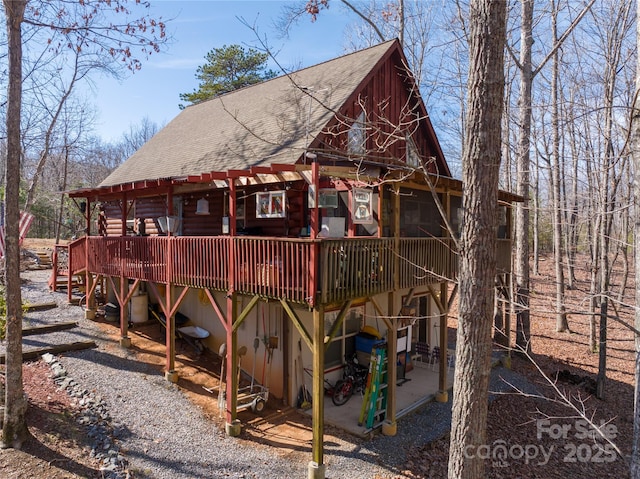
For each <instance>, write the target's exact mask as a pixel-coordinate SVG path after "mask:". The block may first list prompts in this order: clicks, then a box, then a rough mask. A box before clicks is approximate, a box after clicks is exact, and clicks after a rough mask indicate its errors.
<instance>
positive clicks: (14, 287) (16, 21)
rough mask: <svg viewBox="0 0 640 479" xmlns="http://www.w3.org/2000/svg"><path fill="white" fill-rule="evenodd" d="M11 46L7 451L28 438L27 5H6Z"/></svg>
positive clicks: (9, 1) (8, 0)
mask: <svg viewBox="0 0 640 479" xmlns="http://www.w3.org/2000/svg"><path fill="white" fill-rule="evenodd" d="M3 4H4V9H5V21H6V28H7V38H8V40H9V44H8V50H9V83H8V88H7V90H8V94H7V118H6V125H7V160H6V166H5V210H4V224H5V271H4V273H5V288H6V289H5V291H6V293H5V294H6V301H7V326H6V337H7V352H6V360H5V364H6V370H5V371H6V372H5V397H4V420H3V424H2V441H1V444H0V445H1V446H2V447H3V448H7V447H12V448H16V449H20V448H21V447H22V443H23V442H24V441H25V439H26V438H27V437H28V435H29V430H28V429H27V424H26V422H25V413H26V412H27V400H26V398H25V396H24V391H23V388H22V296H21V292H20V245H19V241H18V238H19V228H20V226H19V222H20V205H19V198H20V186H19V185H20V182H18V181H15V180H13V181H8V179H9V178H17V177H18V174H19V172H20V160H21V155H22V148H21V144H20V111H21V103H22V31H21V28H22V21H23V19H24V12H25V8H26V4H27V1H26V0H3Z"/></svg>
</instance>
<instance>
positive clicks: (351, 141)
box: [347, 111, 367, 154]
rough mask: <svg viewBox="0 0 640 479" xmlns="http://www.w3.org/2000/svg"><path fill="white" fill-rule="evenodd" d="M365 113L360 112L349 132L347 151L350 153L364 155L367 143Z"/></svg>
mask: <svg viewBox="0 0 640 479" xmlns="http://www.w3.org/2000/svg"><path fill="white" fill-rule="evenodd" d="M365 120H366V118H365V115H364V111H363V112H360V114H359V115H358V117H357V118H356V120H355V121H354V122H353V125H351V128H349V132H348V145H347V149H348V151H349V153H354V154H364V152H365V145H366V141H367V133H366V123H365Z"/></svg>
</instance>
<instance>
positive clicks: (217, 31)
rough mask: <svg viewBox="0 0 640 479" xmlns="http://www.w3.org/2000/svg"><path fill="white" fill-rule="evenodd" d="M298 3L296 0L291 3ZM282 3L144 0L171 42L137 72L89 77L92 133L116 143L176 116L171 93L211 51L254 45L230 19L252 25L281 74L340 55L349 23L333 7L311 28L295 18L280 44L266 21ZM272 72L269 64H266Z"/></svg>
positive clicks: (190, 83) (184, 85)
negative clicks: (133, 128)
mask: <svg viewBox="0 0 640 479" xmlns="http://www.w3.org/2000/svg"><path fill="white" fill-rule="evenodd" d="M298 2H300V0H298ZM286 3H287V2H282V1H275V0H246V1H244V0H240V1H222V0H193V1H152V2H151V4H152V10H151V12H152V16H154V17H156V18H157V17H160V16H162V17H163V18H164V19H165V20H166V19H173V20H171V21H169V22H168V28H167V30H168V32H169V35H170V36H171V37H172V41H171V43H170V44H169V45H168V46H167V47H166V48H165V52H164V53H161V54H156V55H152V57H151V58H150V59H149V60H147V61H146V62H145V63H144V64H143V67H142V70H141V71H138V72H136V73H135V74H132V75H131V74H130V75H128V76H127V77H126V78H125V79H123V80H116V79H113V78H110V77H102V78H94V87H93V90H92V91H91V93H89V94H90V95H91V98H92V101H93V102H94V103H95V105H96V109H97V114H98V119H97V124H96V128H95V133H96V134H97V135H98V136H100V137H102V139H103V140H105V141H117V140H118V139H119V138H120V136H121V135H122V133H123V132H124V131H127V130H129V127H130V125H132V124H133V125H137V124H139V123H140V121H141V120H142V119H143V118H144V117H148V118H149V119H150V120H151V121H154V122H156V123H157V124H158V125H159V126H162V125H164V124H166V123H168V122H169V121H170V120H171V119H173V118H174V117H175V116H176V115H177V114H178V113H179V112H180V110H179V108H178V104H179V103H180V98H179V94H180V93H184V92H190V91H192V90H194V89H196V88H197V86H198V82H197V80H196V78H195V73H196V69H197V68H198V66H200V65H202V64H203V63H204V62H205V59H204V57H205V55H206V54H207V52H209V51H210V50H212V49H213V48H218V47H221V46H223V45H225V44H226V45H231V44H240V45H243V46H245V47H247V46H249V47H250V46H257V40H256V34H255V33H254V32H253V31H252V30H251V29H249V28H248V27H246V26H245V25H243V24H242V23H241V22H240V20H238V18H237V17H242V18H244V19H245V20H246V21H247V22H248V23H250V24H255V25H256V26H257V28H258V30H259V32H260V34H261V36H262V37H264V36H266V37H267V39H268V42H269V44H270V46H271V47H273V48H274V50H275V51H277V52H278V54H277V59H278V62H279V63H280V64H282V65H283V66H284V67H285V68H292V67H295V69H297V68H299V67H306V66H309V65H314V64H316V63H320V62H322V61H325V60H329V59H331V58H334V57H336V56H339V55H341V54H342V53H343V52H344V50H343V38H344V35H343V32H344V29H345V27H346V25H347V24H348V23H349V21H351V19H350V18H348V16H347V15H346V13H345V11H344V10H343V9H341V8H339V7H338V2H334V3H335V6H334V7H332V8H330V9H329V10H326V11H322V13H321V15H319V16H318V19H317V21H316V22H315V23H312V22H311V20H310V18H305V19H302V20H301V21H300V22H299V23H298V24H297V25H296V26H295V27H294V28H293V30H292V32H291V35H290V37H289V38H288V39H280V38H279V36H278V32H277V31H276V30H275V29H274V27H273V23H274V20H276V19H277V17H278V15H279V14H280V12H281V9H282V7H283V5H285V4H286ZM272 68H273V69H274V70H275V69H276V67H275V65H273V66H272Z"/></svg>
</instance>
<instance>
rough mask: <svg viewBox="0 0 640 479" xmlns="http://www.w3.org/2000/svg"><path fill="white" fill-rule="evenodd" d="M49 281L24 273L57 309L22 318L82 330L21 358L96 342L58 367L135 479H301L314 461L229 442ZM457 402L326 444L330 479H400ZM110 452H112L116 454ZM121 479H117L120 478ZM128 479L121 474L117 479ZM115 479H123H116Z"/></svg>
mask: <svg viewBox="0 0 640 479" xmlns="http://www.w3.org/2000/svg"><path fill="white" fill-rule="evenodd" d="M49 273H50V271H48V270H44V271H27V272H24V273H23V274H22V277H23V279H24V280H25V282H24V285H23V298H24V300H26V301H30V302H34V303H42V302H48V301H55V302H56V303H57V304H58V305H59V306H58V308H56V309H53V310H49V311H34V312H29V313H27V314H26V315H25V323H27V325H28V324H31V325H37V324H45V323H54V322H62V321H78V322H79V325H80V326H79V327H78V328H75V329H73V330H69V331H64V332H58V333H52V334H47V335H46V336H45V335H42V336H29V337H25V338H24V349H25V350H28V349H29V348H31V347H36V346H42V345H45V344H52V343H53V344H56V343H65V342H73V341H86V340H94V341H95V342H96V343H97V344H98V347H97V348H95V349H89V350H84V351H76V352H71V353H65V354H64V355H63V356H62V357H60V358H59V361H60V363H61V365H62V366H63V367H64V369H65V370H66V372H67V374H68V376H69V377H70V378H73V380H74V381H75V382H76V383H78V386H76V387H80V388H84V391H85V393H86V394H90V395H91V397H92V398H98V399H99V401H100V402H102V403H104V404H106V408H107V410H108V413H109V414H108V415H109V420H110V423H111V428H110V434H111V435H112V436H113V437H112V439H113V442H114V444H115V445H116V446H117V447H119V451H120V454H121V455H122V456H123V457H124V458H125V459H126V463H127V464H128V471H129V472H130V473H131V474H132V476H133V477H148V478H171V479H174V478H185V479H186V478H197V477H202V478H205V477H206V478H218V477H220V478H223V477H224V478H229V477H231V478H283V479H284V478H287V479H289V478H303V477H307V467H308V463H309V461H310V460H311V454H309V453H295V454H287V455H285V454H284V453H283V452H282V450H279V449H277V448H274V447H269V446H265V445H260V444H256V443H252V442H249V441H246V440H243V439H241V438H231V437H228V436H226V435H225V433H224V430H221V429H220V428H219V427H217V426H216V425H215V424H214V423H213V422H212V421H210V420H208V419H207V418H206V417H204V415H203V414H202V412H201V410H200V409H199V408H197V407H196V406H195V405H193V404H192V403H191V402H190V401H189V400H188V399H187V397H186V396H185V395H184V394H183V393H182V391H181V390H180V389H179V388H178V387H177V386H175V385H173V384H170V383H168V382H167V381H165V379H164V377H163V374H162V372H161V371H160V370H158V369H157V368H156V367H153V366H149V365H147V364H146V363H142V362H139V361H136V360H135V359H136V358H135V353H133V352H131V351H128V350H124V349H122V348H120V347H119V346H118V345H117V344H116V343H115V342H114V341H113V339H111V338H109V337H107V335H106V334H105V333H103V331H102V330H101V328H100V327H99V326H98V325H97V324H96V323H94V322H92V321H89V320H85V319H84V317H83V314H82V311H81V309H80V308H79V307H77V306H70V305H68V304H67V303H66V293H51V292H49V291H48V289H47V285H46V281H47V278H48V275H49ZM501 377H505V379H506V380H507V381H509V382H510V383H512V384H515V385H516V386H518V387H520V388H523V389H527V388H528V385H527V384H526V383H525V382H524V381H523V379H522V378H521V377H520V376H518V375H516V374H514V373H512V372H511V371H508V370H504V369H502V368H496V369H494V371H493V375H492V389H493V390H505V389H507V388H508V386H507V385H506V383H505V382H504V381H502V380H501V379H500V378H501ZM450 418H451V401H449V403H447V404H440V403H435V402H434V403H430V404H427V405H425V406H424V407H422V408H421V409H419V410H418V411H415V412H413V413H412V414H410V415H408V416H405V417H404V418H401V419H400V420H399V423H398V434H397V435H396V436H394V437H386V436H382V435H377V436H376V437H375V438H374V439H372V440H363V439H358V438H354V437H352V436H350V435H347V434H345V435H344V437H342V438H340V439H338V440H336V441H331V442H328V443H327V444H325V464H327V478H331V479H339V478H345V479H346V478H372V479H373V478H380V479H381V478H401V477H405V476H403V475H402V473H401V471H402V470H403V469H404V467H405V466H404V465H405V464H406V459H407V450H408V448H409V447H411V446H418V447H419V446H421V445H424V444H425V443H427V442H429V441H432V440H433V439H436V438H438V437H440V436H442V435H443V434H445V433H446V432H447V431H448V430H449V428H450ZM112 447H113V446H112ZM114 474H115V473H114ZM119 474H120V475H121V477H124V473H123V471H122V470H121V471H120V472H119ZM116 477H117V476H116Z"/></svg>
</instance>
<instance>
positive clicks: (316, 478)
mask: <svg viewBox="0 0 640 479" xmlns="http://www.w3.org/2000/svg"><path fill="white" fill-rule="evenodd" d="M312 352H313V392H312V400H311V407H312V418H313V424H312V428H313V439H312V446H311V448H312V449H311V452H312V458H313V460H312V461H311V462H310V463H309V468H308V478H309V479H324V477H325V469H326V467H325V464H324V308H323V306H319V307H316V308H314V309H313V351H312Z"/></svg>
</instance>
